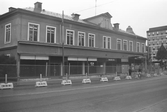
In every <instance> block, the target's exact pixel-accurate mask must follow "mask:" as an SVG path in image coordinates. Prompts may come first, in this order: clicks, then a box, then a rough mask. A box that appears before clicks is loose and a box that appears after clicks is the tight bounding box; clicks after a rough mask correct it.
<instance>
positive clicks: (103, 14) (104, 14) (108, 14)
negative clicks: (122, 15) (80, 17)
mask: <svg viewBox="0 0 167 112" xmlns="http://www.w3.org/2000/svg"><path fill="white" fill-rule="evenodd" d="M100 16H104V17H107V18H112V16H111V15H110V13H108V12H106V13H102V14H99V15H96V16H92V17H89V18H86V19H84V21H87V20H89V19H94V18H97V17H100Z"/></svg>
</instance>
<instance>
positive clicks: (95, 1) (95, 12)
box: [95, 0, 97, 16]
mask: <svg viewBox="0 0 167 112" xmlns="http://www.w3.org/2000/svg"><path fill="white" fill-rule="evenodd" d="M96 8H97V0H95V16H96Z"/></svg>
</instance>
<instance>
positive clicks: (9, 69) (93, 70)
mask: <svg viewBox="0 0 167 112" xmlns="http://www.w3.org/2000/svg"><path fill="white" fill-rule="evenodd" d="M123 68H124V67H123V65H122V66H120V65H119V66H106V67H104V66H101V65H99V66H91V65H90V66H86V65H85V66H83V65H65V66H64V75H65V74H68V75H70V76H79V75H80V76H83V75H85V74H88V75H101V74H106V75H112V74H115V73H116V72H117V73H118V74H119V73H128V68H124V69H123ZM159 71H160V68H159V67H155V66H149V67H148V69H147V71H146V72H148V73H152V72H156V73H159ZM5 74H8V78H9V80H17V66H16V64H0V81H2V80H4V77H5ZM40 74H42V75H43V77H48V78H49V77H51V78H52V77H62V66H61V65H21V66H20V77H21V78H37V77H39V75H40Z"/></svg>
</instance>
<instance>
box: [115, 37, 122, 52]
mask: <svg viewBox="0 0 167 112" xmlns="http://www.w3.org/2000/svg"><path fill="white" fill-rule="evenodd" d="M118 40H120V42H121V44H120V49H118ZM116 45H117V50H122V39H119V38H117V44H116Z"/></svg>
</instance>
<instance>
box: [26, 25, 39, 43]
mask: <svg viewBox="0 0 167 112" xmlns="http://www.w3.org/2000/svg"><path fill="white" fill-rule="evenodd" d="M28 40H29V41H39V24H35V23H28Z"/></svg>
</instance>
